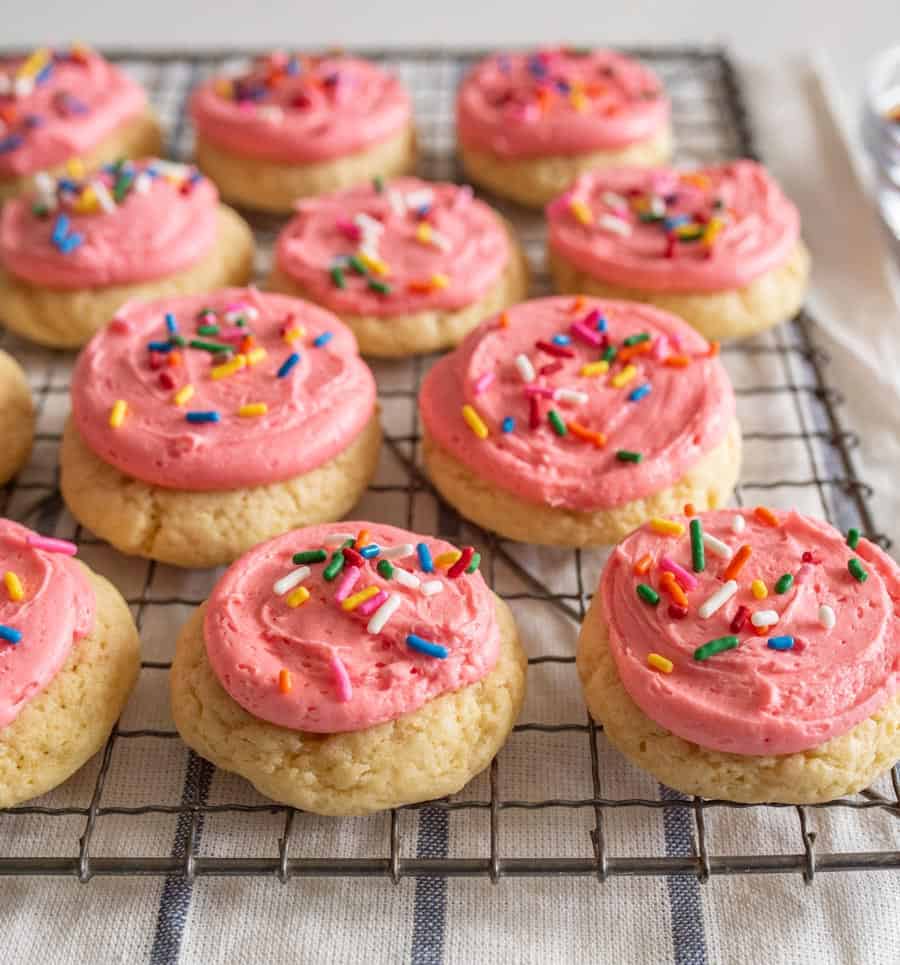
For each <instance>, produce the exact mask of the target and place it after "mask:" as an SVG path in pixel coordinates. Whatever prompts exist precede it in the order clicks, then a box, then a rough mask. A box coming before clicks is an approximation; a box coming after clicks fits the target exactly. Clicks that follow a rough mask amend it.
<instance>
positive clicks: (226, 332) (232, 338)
mask: <svg viewBox="0 0 900 965" xmlns="http://www.w3.org/2000/svg"><path fill="white" fill-rule="evenodd" d="M249 334H250V332H249V331H247V329H246V328H241V326H240V325H230V326H229V327H228V328H223V329H220V330H219V338H224V339H225V340H226V341H229V342H236V341H240V339H242V338H244V337H245V336H247V335H249Z"/></svg>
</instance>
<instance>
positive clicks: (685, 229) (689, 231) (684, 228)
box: [675, 224, 697, 238]
mask: <svg viewBox="0 0 900 965" xmlns="http://www.w3.org/2000/svg"><path fill="white" fill-rule="evenodd" d="M696 230H697V225H695V224H683V225H679V226H678V227H677V228H676V229H675V234H676V235H678V237H679V238H693V237H694V232H695V231H696Z"/></svg>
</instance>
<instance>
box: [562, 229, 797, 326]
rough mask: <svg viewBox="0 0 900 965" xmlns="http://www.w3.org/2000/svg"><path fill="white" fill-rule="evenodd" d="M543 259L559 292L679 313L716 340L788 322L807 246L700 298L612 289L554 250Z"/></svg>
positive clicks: (793, 313)
mask: <svg viewBox="0 0 900 965" xmlns="http://www.w3.org/2000/svg"><path fill="white" fill-rule="evenodd" d="M548 261H549V264H550V273H551V275H552V277H553V284H554V287H555V288H556V290H557V291H558V292H562V293H563V294H578V295H596V296H598V297H599V298H623V299H626V300H627V301H632V302H645V303H647V304H650V305H656V306H657V307H658V308H663V309H665V310H666V311H667V312H672V313H673V314H674V315H679V316H680V317H681V318H683V319H684V320H685V321H686V322H687V323H688V324H689V325H691V326H692V327H693V328H695V329H697V331H698V332H700V334H701V335H703V336H704V337H705V338H708V339H715V340H717V341H718V340H723V339H729V338H747V337H749V336H750V335H757V334H759V333H760V332H764V331H766V329H769V328H772V326H774V325H778V324H779V323H781V322H786V321H787V320H788V319H790V318H793V317H794V315H796V314H797V312H799V311H800V308H801V306H802V305H803V299H804V298H805V297H806V289H807V285H808V283H809V271H810V261H811V259H810V255H809V251H808V249H807V248H806V245H804V244H803V242H802V241H798V242H797V245H796V247H795V248H794V250H793V251H792V252H791V254H790V255H789V256H788V259H787V261H785V262H784V264H782V265H779V266H778V267H777V268H773V269H772V270H771V271H768V272H766V273H765V274H764V275H760V277H759V278H756V279H755V280H754V281H752V282H750V284H749V285H745V286H744V287H743V288H733V289H730V290H728V291H722V292H710V293H702V294H701V293H697V294H690V293H686V294H685V293H680V292H654V291H651V290H649V289H645V288H628V287H626V286H624V285H613V284H610V283H608V282H605V281H601V280H599V279H597V278H593V277H591V276H590V275H587V274H585V273H584V272H582V271H580V270H579V269H578V268H576V267H575V266H574V265H572V264H571V263H570V262H568V261H566V260H565V259H564V258H563V257H562V256H561V255H558V254H556V253H555V252H553V251H549V252H548Z"/></svg>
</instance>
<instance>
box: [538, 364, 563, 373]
mask: <svg viewBox="0 0 900 965" xmlns="http://www.w3.org/2000/svg"><path fill="white" fill-rule="evenodd" d="M562 367H563V364H562V362H551V363H550V364H549V365H542V366H541V367H540V368H539V369H538V375H553V374H554V373H556V372H558V371H559V370H560V369H561V368H562Z"/></svg>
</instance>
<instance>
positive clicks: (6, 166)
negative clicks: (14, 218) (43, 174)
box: [0, 48, 147, 178]
mask: <svg viewBox="0 0 900 965" xmlns="http://www.w3.org/2000/svg"><path fill="white" fill-rule="evenodd" d="M23 62H24V58H22V57H16V58H12V59H7V60H4V61H2V62H0V88H2V89H3V90H8V91H10V92H9V93H7V94H6V95H5V96H4V95H0V177H6V178H10V177H17V176H20V175H25V174H33V173H34V172H35V171H40V170H42V169H44V168H48V167H53V166H55V165H57V164H61V163H62V162H63V161H66V160H68V159H69V158H71V157H77V156H79V155H81V154H85V153H87V152H89V151H91V150H92V149H93V148H95V147H96V146H97V145H98V144H99V143H100V142H101V141H102V140H104V138H106V137H108V136H109V135H110V134H112V132H113V131H115V130H116V128H118V127H120V126H121V125H122V124H124V123H125V122H126V121H128V120H129V119H131V118H132V117H135V116H136V115H138V114H140V113H141V112H142V111H143V110H144V109H145V107H146V106H147V98H146V95H145V94H144V92H143V90H142V89H141V88H140V87H139V86H138V85H137V84H136V83H135V82H134V81H133V80H131V79H130V78H129V77H128V76H127V75H126V74H125V73H124V72H123V71H121V70H120V69H119V68H118V67H115V66H114V65H113V64H111V63H109V62H108V61H106V60H104V59H103V58H102V57H101V56H100V55H99V54H96V53H94V52H93V51H90V50H85V49H83V48H77V49H76V48H73V50H72V51H71V52H69V51H58V52H56V53H55V54H54V55H53V62H52V67H51V68H50V70H49V73H48V74H47V76H46V79H44V80H43V81H39V82H38V83H36V84H35V85H34V88H33V90H31V92H30V93H27V94H25V95H24V96H12V94H11V89H14V87H15V82H16V77H17V72H18V71H19V68H20V67H21V66H22V65H23Z"/></svg>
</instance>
